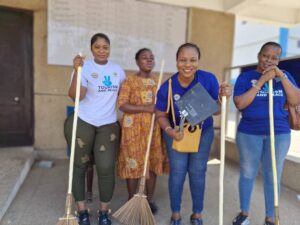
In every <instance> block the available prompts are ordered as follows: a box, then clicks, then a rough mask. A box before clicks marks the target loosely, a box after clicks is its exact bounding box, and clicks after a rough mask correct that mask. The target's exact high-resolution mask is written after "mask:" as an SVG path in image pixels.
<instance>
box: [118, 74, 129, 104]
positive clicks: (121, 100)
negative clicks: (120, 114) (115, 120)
mask: <svg viewBox="0 0 300 225" xmlns="http://www.w3.org/2000/svg"><path fill="white" fill-rule="evenodd" d="M123 80H124V79H123ZM131 83H132V82H130V76H128V77H127V78H125V80H124V81H123V83H122V84H121V88H120V92H119V97H118V107H120V106H122V105H124V104H126V103H128V102H129V99H130V92H131V85H130V84H131Z"/></svg>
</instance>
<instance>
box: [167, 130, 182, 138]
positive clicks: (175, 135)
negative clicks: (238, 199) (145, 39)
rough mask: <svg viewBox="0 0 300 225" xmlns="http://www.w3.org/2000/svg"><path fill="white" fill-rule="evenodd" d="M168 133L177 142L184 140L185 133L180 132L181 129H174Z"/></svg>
mask: <svg viewBox="0 0 300 225" xmlns="http://www.w3.org/2000/svg"><path fill="white" fill-rule="evenodd" d="M166 133H167V134H168V135H169V136H170V137H172V138H174V139H175V140H176V141H181V140H182V139H183V136H184V135H183V132H182V131H180V130H179V128H172V129H169V130H167V131H166Z"/></svg>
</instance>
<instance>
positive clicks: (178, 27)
mask: <svg viewBox="0 0 300 225" xmlns="http://www.w3.org/2000/svg"><path fill="white" fill-rule="evenodd" d="M186 27H187V9H186V8H181V7H174V6H168V5H162V4H155V3H148V2H143V1H136V0H48V51H47V52H48V64H51V65H72V60H73V57H74V56H75V55H76V54H77V53H78V52H82V53H83V54H85V55H87V56H88V57H91V53H90V39H91V37H92V35H93V34H95V33H98V32H101V33H105V34H107V35H108V36H109V38H110V40H111V55H110V60H112V61H114V62H116V63H118V64H119V65H121V66H122V68H124V69H127V70H137V66H136V63H135V59H134V56H135V53H136V52H137V50H138V49H140V48H143V47H147V48H150V49H151V50H152V51H153V53H154V55H155V59H156V67H155V70H156V71H159V69H160V62H161V59H162V58H164V59H165V70H164V71H166V72H175V71H176V66H175V65H176V57H175V55H176V51H177V48H178V47H179V46H180V45H181V44H182V43H184V42H185V41H186V30H187V28H186Z"/></svg>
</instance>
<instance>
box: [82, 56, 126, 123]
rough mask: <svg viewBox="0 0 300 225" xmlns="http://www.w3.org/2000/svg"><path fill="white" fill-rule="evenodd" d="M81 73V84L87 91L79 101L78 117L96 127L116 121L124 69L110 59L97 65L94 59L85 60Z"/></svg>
mask: <svg viewBox="0 0 300 225" xmlns="http://www.w3.org/2000/svg"><path fill="white" fill-rule="evenodd" d="M81 74H82V76H81V85H82V86H84V87H86V88H87V92H86V95H85V97H84V98H83V99H82V100H81V101H80V102H79V108H78V117H79V118H80V119H82V120H83V121H85V122H87V123H89V124H92V125H94V126H97V127H98V126H102V125H105V124H110V123H114V122H116V121H117V112H116V102H117V97H118V92H119V88H120V85H121V83H122V81H123V80H124V79H125V73H124V70H123V69H122V68H121V67H120V66H119V65H117V64H115V63H113V62H110V61H108V62H107V64H105V65H99V64H97V63H95V62H94V60H86V61H85V62H84V65H83V67H82V73H81Z"/></svg>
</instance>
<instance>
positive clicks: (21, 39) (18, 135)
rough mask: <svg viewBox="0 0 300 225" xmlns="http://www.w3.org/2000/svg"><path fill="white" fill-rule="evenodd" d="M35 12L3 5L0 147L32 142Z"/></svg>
mask: <svg viewBox="0 0 300 225" xmlns="http://www.w3.org/2000/svg"><path fill="white" fill-rule="evenodd" d="M32 52H33V50H32V13H31V12H27V11H16V10H12V9H7V8H0V146H1V147H5V146H25V145H32V144H33V75H32V71H33V70H32Z"/></svg>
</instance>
